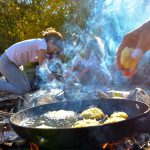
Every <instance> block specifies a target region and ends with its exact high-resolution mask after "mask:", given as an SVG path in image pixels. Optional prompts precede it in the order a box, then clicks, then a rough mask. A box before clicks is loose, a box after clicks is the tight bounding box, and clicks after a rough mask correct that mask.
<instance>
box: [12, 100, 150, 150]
mask: <svg viewBox="0 0 150 150" xmlns="http://www.w3.org/2000/svg"><path fill="white" fill-rule="evenodd" d="M91 106H96V107H98V108H100V109H102V110H103V112H104V113H105V114H108V115H110V114H112V113H113V112H115V111H124V112H126V113H127V114H128V116H129V118H128V119H127V120H125V121H120V122H117V123H111V124H106V125H101V126H92V127H83V128H52V129H40V128H31V127H24V126H21V125H19V123H20V122H21V121H23V120H24V119H26V118H30V117H33V116H40V115H42V114H44V113H46V112H48V111H53V110H56V111H57V110H60V109H64V110H72V111H75V112H82V111H83V110H85V109H88V108H89V107H91ZM10 123H11V125H12V127H13V129H14V131H15V132H16V133H17V134H18V135H19V136H20V137H22V138H24V139H26V140H28V141H30V142H33V143H36V144H38V145H39V146H40V147H41V149H42V148H43V149H57V150H58V149H65V150H66V149H69V150H71V149H82V150H83V149H97V148H99V146H100V145H101V144H103V143H107V142H112V141H117V140H119V139H122V138H124V137H128V136H132V135H134V134H135V133H141V132H148V131H150V127H149V123H150V109H149V107H148V105H146V104H144V103H141V102H137V101H131V100H125V99H107V100H106V99H105V100H104V99H96V100H77V101H73V100H71V101H62V102H56V103H51V104H45V105H40V106H36V107H33V108H30V109H26V110H23V111H21V112H18V113H16V114H14V115H13V116H11V118H10Z"/></svg>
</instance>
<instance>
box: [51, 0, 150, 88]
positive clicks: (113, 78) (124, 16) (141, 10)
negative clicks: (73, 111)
mask: <svg viewBox="0 0 150 150" xmlns="http://www.w3.org/2000/svg"><path fill="white" fill-rule="evenodd" d="M73 3H74V4H76V3H78V10H79V11H80V13H79V12H77V13H78V14H77V13H75V12H74V13H75V14H73V18H71V19H70V22H66V23H65V24H64V31H65V33H67V34H68V36H67V39H66V41H65V44H64V45H65V46H64V54H65V55H66V60H67V61H66V62H65V63H64V64H62V70H63V76H67V75H66V74H69V73H70V75H69V76H68V77H65V80H64V82H63V86H61V88H64V87H65V88H69V89H70V88H73V87H75V88H76V87H80V88H81V86H82V85H83V87H88V89H89V88H90V89H91V88H92V89H97V88H99V89H108V88H112V87H114V88H116V87H118V86H120V85H122V84H124V83H125V82H127V79H126V78H125V77H123V76H122V74H121V72H119V71H118V70H117V66H116V60H115V57H116V49H117V47H118V46H119V44H120V42H121V40H122V38H123V36H124V35H125V34H126V33H128V32H130V31H132V30H134V29H135V28H137V27H138V26H139V25H141V24H142V23H144V22H145V21H146V20H148V19H149V18H150V17H149V14H150V13H149V10H150V9H149V8H150V2H149V0H138V1H137V0H132V1H130V0H86V1H78V2H73ZM84 12H86V13H87V14H88V16H86V15H83V14H82V13H84ZM83 16H85V17H86V18H84V19H85V21H86V22H85V26H84V27H81V26H80V25H79V24H74V23H73V21H72V20H75V18H78V20H80V21H81V20H82V19H83ZM96 38H97V39H100V41H101V42H100V43H101V44H100V43H99V40H97V39H96ZM93 39H96V42H95V45H92V46H93V47H90V48H89V46H91V41H93ZM96 43H98V45H99V49H98V50H97V44H96ZM102 45H103V46H102ZM87 47H88V48H87ZM88 49H92V50H91V51H90V52H89V51H88ZM95 50H96V51H95ZM102 53H104V54H103V55H102ZM87 54H88V55H89V56H87V57H88V61H87V62H86V60H85V59H81V58H82V56H83V55H87ZM97 56H100V57H97ZM75 64H76V67H78V68H79V69H78V70H75V71H72V69H71V68H72V67H74V66H75ZM82 64H83V65H82ZM83 66H84V67H85V66H86V67H87V68H88V69H90V70H92V71H91V72H90V71H88V70H86V69H87V68H86V69H84V67H83ZM82 67H83V68H82ZM81 70H82V71H81ZM82 72H83V75H82ZM81 76H82V77H83V79H81ZM98 76H99V77H98ZM97 77H98V78H97ZM83 80H86V81H85V82H87V81H88V83H89V84H88V85H87V84H85V83H84V84H83V83H82V82H83ZM55 84H56V82H55ZM79 85H80V86H79ZM50 86H51V85H50Z"/></svg>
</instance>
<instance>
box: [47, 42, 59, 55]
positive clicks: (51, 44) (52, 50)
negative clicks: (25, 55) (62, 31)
mask: <svg viewBox="0 0 150 150" xmlns="http://www.w3.org/2000/svg"><path fill="white" fill-rule="evenodd" d="M47 51H48V53H50V54H54V53H60V52H61V49H60V48H59V47H58V46H56V45H55V44H54V42H53V41H52V40H49V41H48V42H47Z"/></svg>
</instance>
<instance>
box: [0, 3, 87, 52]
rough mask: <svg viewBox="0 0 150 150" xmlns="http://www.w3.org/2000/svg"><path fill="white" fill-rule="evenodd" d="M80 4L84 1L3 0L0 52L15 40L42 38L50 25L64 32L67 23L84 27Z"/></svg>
mask: <svg viewBox="0 0 150 150" xmlns="http://www.w3.org/2000/svg"><path fill="white" fill-rule="evenodd" d="M80 3H82V0H78V1H76V2H75V1H72V0H44V1H41V0H0V8H1V9H0V53H2V52H3V51H4V50H5V49H7V48H8V47H9V46H10V45H12V44H14V43H16V42H19V41H22V40H25V39H30V38H38V37H41V32H42V31H43V30H45V29H46V28H48V27H54V28H55V29H56V30H57V31H60V32H62V30H63V25H64V23H65V22H72V23H73V24H78V25H79V26H80V27H81V28H83V27H84V25H85V21H84V19H83V16H84V15H82V17H81V10H80V9H79V7H78V6H79V5H80ZM82 11H85V10H82ZM74 14H76V15H74ZM83 14H84V13H83ZM87 14H88V13H86V15H87ZM63 32H64V34H65V32H66V31H63Z"/></svg>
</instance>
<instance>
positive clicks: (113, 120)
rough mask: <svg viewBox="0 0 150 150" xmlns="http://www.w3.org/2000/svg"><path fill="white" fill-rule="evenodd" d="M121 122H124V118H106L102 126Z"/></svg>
mask: <svg viewBox="0 0 150 150" xmlns="http://www.w3.org/2000/svg"><path fill="white" fill-rule="evenodd" d="M123 120H125V118H119V117H113V118H108V119H107V120H106V121H105V122H104V123H103V124H109V123H115V122H119V121H123Z"/></svg>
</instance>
